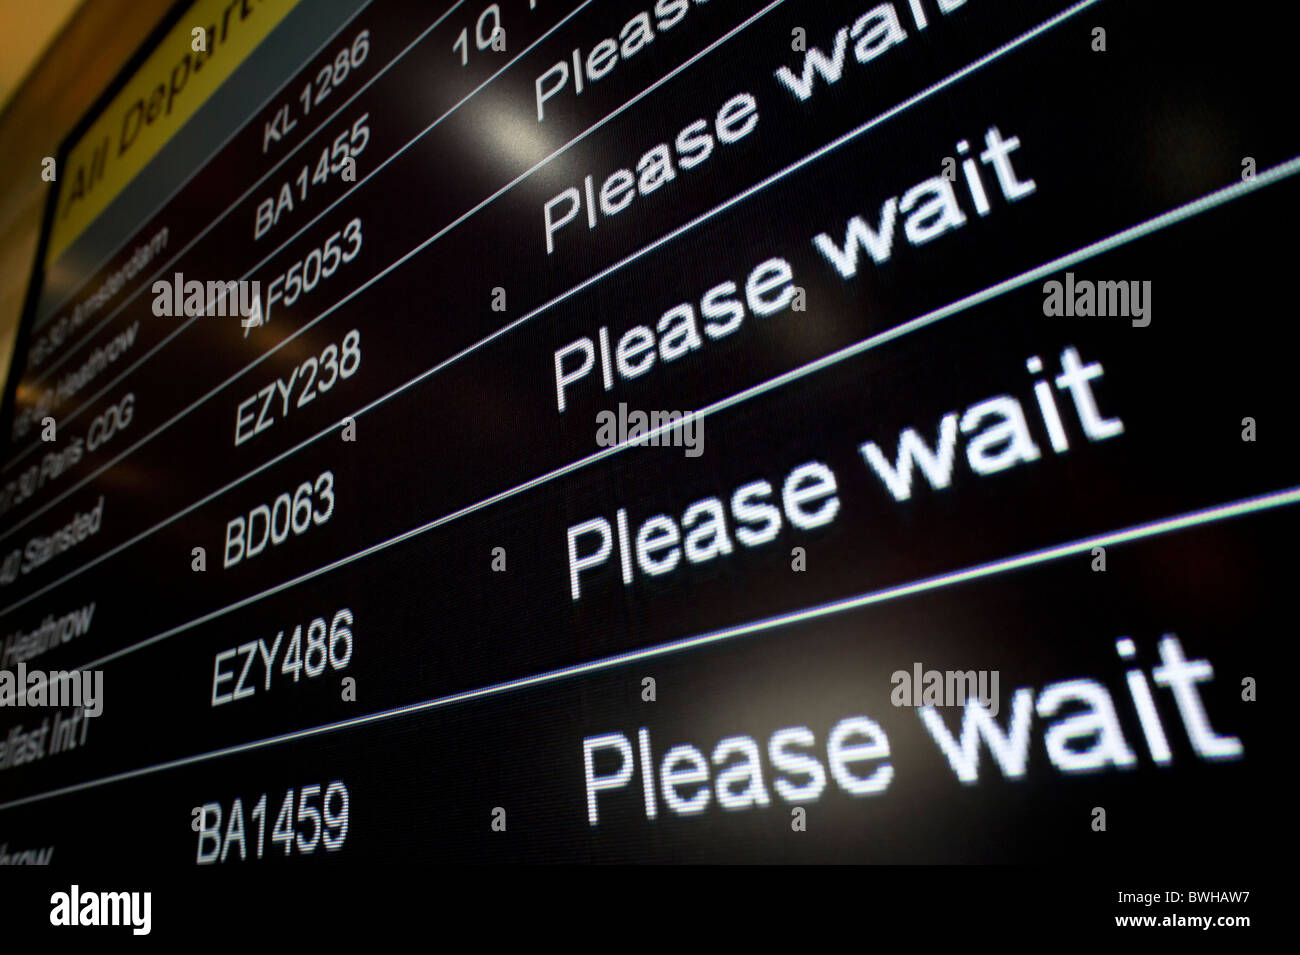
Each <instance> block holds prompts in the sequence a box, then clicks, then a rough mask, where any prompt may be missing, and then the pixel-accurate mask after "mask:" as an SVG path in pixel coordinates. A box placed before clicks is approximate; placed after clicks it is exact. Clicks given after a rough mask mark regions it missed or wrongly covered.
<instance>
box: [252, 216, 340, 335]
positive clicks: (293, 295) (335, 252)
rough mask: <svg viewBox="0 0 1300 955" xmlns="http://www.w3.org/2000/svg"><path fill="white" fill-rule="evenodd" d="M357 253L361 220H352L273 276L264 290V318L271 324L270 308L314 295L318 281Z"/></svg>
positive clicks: (329, 274)
mask: <svg viewBox="0 0 1300 955" xmlns="http://www.w3.org/2000/svg"><path fill="white" fill-rule="evenodd" d="M360 251H361V220H360V219H353V220H352V221H351V222H349V223H348V224H347V225H346V226H344V227H343V229H342V230H341V231H339V232H335V233H334V234H333V235H331V236H330V237H329V238H328V239H326V240H325V244H324V245H323V246H321V247H320V248H319V249H312V250H311V251H310V252H308V253H307V255H306V256H304V257H303V258H302V259H301V260H300V261H298V262H295V263H294V264H293V265H291V266H289V269H288V271H286V272H285V273H284V274H283V275H277V276H276V277H275V278H273V279H272V280H271V283H270V285H269V286H267V289H266V315H265V316H264V320H265V321H267V322H269V321H270V320H271V307H272V306H273V305H275V303H276V302H284V304H285V305H286V306H288V305H292V304H293V303H294V302H296V301H298V299H299V298H300V297H302V296H303V295H307V294H308V293H310V292H313V291H315V289H316V287H317V286H318V285H320V283H321V281H322V280H324V279H327V278H329V277H330V276H331V275H333V274H334V273H335V272H337V271H338V268H339V265H340V264H347V263H348V262H351V261H352V260H353V259H355V258H356V257H357V254H358V253H359V252H360Z"/></svg>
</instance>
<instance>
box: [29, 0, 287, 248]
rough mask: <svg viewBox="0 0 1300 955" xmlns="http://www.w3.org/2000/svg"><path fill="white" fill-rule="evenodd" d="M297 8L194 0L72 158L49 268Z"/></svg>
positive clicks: (269, 2)
mask: <svg viewBox="0 0 1300 955" xmlns="http://www.w3.org/2000/svg"><path fill="white" fill-rule="evenodd" d="M298 3H299V0H197V2H196V3H195V4H194V5H193V6H191V7H190V8H189V9H188V10H187V11H185V14H184V15H183V16H182V17H181V18H180V20H178V21H177V22H176V25H175V26H173V27H172V28H171V30H169V31H168V33H167V35H166V36H165V37H164V38H163V41H162V42H161V43H160V44H159V45H158V47H157V48H156V49H155V50H154V51H153V53H151V54H150V55H149V58H148V59H147V60H145V62H144V65H143V66H141V67H140V69H139V70H137V71H136V72H135V74H134V75H133V76H132V77H131V79H130V81H129V82H128V83H127V84H126V86H124V87H123V88H122V91H121V92H120V93H118V94H117V96H115V97H114V98H113V101H112V102H111V103H109V104H108V107H107V108H106V109H105V110H104V111H103V112H102V113H101V114H100V116H99V119H97V120H95V122H94V124H93V125H92V126H91V127H90V129H89V130H87V131H86V134H85V135H84V136H82V137H81V139H80V140H78V142H77V144H76V145H75V146H74V147H73V148H72V150H71V152H70V153H69V154H68V157H67V160H66V161H65V163H64V168H63V170H61V171H60V177H59V178H60V180H61V181H62V183H63V189H62V193H61V194H60V196H59V207H58V209H56V210H55V213H54V226H53V228H52V230H51V232H50V245H49V249H48V251H47V253H46V256H45V264H46V266H47V267H48V266H49V265H50V264H51V263H52V262H54V261H56V260H57V259H58V257H59V256H60V255H62V254H63V252H64V251H65V250H66V249H67V248H68V246H69V245H71V244H72V243H73V241H74V240H75V239H76V238H77V236H79V235H81V233H82V232H83V231H84V230H85V229H86V227H87V226H88V225H90V223H91V222H93V221H94V220H95V217H96V216H98V215H99V214H100V213H101V212H103V211H104V209H105V208H107V206H108V204H109V203H110V202H112V201H113V199H114V198H116V197H117V195H118V194H119V193H120V192H121V191H122V190H123V189H124V188H126V186H127V184H128V183H130V182H131V180H132V179H134V178H135V177H136V176H137V175H138V174H139V173H140V171H141V170H142V169H143V168H144V167H145V165H146V164H148V162H149V160H151V159H153V157H154V156H155V155H156V154H157V153H158V150H160V149H162V147H163V146H164V145H166V143H167V141H168V140H170V139H171V138H172V136H174V135H175V134H176V132H177V131H178V130H180V128H181V127H182V126H184V125H185V123H186V121H187V120H189V119H190V117H191V116H193V115H194V113H195V112H196V111H197V110H198V109H199V107H200V106H202V105H203V104H204V103H205V102H206V101H207V100H208V98H209V97H210V96H211V95H212V94H213V93H214V92H216V90H217V87H219V86H220V85H221V84H222V83H224V82H225V81H226V79H227V78H228V77H229V76H230V74H231V73H233V72H234V71H235V69H236V68H237V67H238V66H239V65H240V64H241V63H242V62H243V61H244V60H245V59H246V58H247V57H248V55H249V54H250V53H252V52H253V50H254V49H255V48H256V47H257V45H258V44H259V43H261V42H262V41H263V40H264V39H266V37H267V35H268V34H269V33H270V32H271V31H272V30H273V29H274V28H275V26H276V24H278V23H279V22H280V21H281V20H283V19H284V17H285V15H286V14H287V13H288V12H289V11H290V10H292V9H293V8H294V7H295V6H297V5H298Z"/></svg>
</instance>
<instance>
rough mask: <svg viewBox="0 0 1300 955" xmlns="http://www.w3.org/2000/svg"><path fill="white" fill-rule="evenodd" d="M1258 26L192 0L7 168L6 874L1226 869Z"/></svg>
mask: <svg viewBox="0 0 1300 955" xmlns="http://www.w3.org/2000/svg"><path fill="white" fill-rule="evenodd" d="M1286 44H1287V32H1286V30H1285V28H1283V27H1280V26H1278V25H1277V24H1273V23H1271V22H1270V15H1268V14H1267V13H1266V12H1264V11H1263V10H1256V9H1255V8H1251V9H1250V10H1249V11H1247V10H1246V9H1245V8H1243V9H1241V10H1235V11H1229V10H1227V9H1220V8H1217V7H1215V6H1213V5H1210V4H1205V5H1201V4H1163V3H1154V2H1120V0H1081V2H1076V3H1069V2H1065V0H1015V2H997V0H893V2H881V3H876V2H874V0H816V2H813V0H768V2H763V0H626V2H624V0H585V2H584V0H497V2H493V3H486V2H482V0H462V2H452V0H444V2H443V3H432V2H410V0H198V2H196V3H192V4H183V5H181V6H179V7H178V8H176V9H175V10H173V11H172V13H171V14H170V15H169V16H168V17H167V18H166V20H165V21H164V22H162V23H160V24H159V25H158V27H157V29H156V30H155V32H154V33H153V34H152V36H151V38H150V40H149V42H148V44H147V45H146V46H145V47H143V48H142V49H141V50H140V51H139V54H138V55H137V56H136V58H135V59H134V60H133V62H132V63H131V64H130V66H129V67H128V68H127V69H126V70H125V71H124V72H123V74H122V75H121V77H120V78H119V80H118V81H117V83H115V84H114V86H113V87H112V88H111V89H108V90H106V91H104V95H103V97H102V98H101V99H100V101H99V102H98V104H97V105H96V106H95V108H94V109H93V110H92V111H91V113H90V114H89V115H87V116H86V117H85V119H84V120H83V121H82V123H81V124H80V125H79V126H78V127H77V129H76V130H75V132H73V134H72V135H71V136H69V138H68V139H67V141H66V142H65V143H64V145H63V147H62V148H61V150H60V151H59V153H58V155H57V156H53V157H51V159H50V161H49V171H50V183H49V201H48V205H47V209H46V213H45V223H44V228H43V232H42V240H41V246H40V250H39V253H38V261H37V264H36V267H35V270H34V274H33V277H32V283H31V287H30V291H29V296H28V300H27V303H26V310H25V313H24V323H23V328H22V331H21V335H20V340H19V346H18V352H17V354H16V356H15V361H14V365H13V370H12V373H11V382H10V386H9V390H8V394H7V395H6V404H5V417H4V421H3V423H2V427H3V429H4V433H5V436H6V439H7V442H8V446H7V451H6V452H5V455H4V459H3V466H2V470H0V704H2V705H0V863H18V864H23V863H48V864H49V865H51V866H54V867H56V868H58V867H62V869H63V871H64V872H71V873H75V872H76V871H77V867H78V866H81V865H90V864H93V863H95V862H96V861H97V860H101V861H102V860H104V859H128V858H129V859H131V860H132V861H133V862H136V863H139V864H141V865H145V866H149V867H150V868H151V871H154V872H157V873H159V877H160V878H163V877H165V874H166V873H168V872H178V873H179V872H182V871H189V870H195V869H200V868H205V867H206V868H208V869H214V870H224V874H225V875H226V876H227V877H228V878H231V879H234V878H236V877H238V876H239V875H240V873H248V872H249V871H250V870H255V871H264V870H270V871H275V872H280V873H284V872H286V871H289V870H291V869H292V868H293V867H310V866H315V865H320V864H328V865H332V866H349V865H360V864H369V863H399V862H400V863H409V862H469V863H485V862H486V863H498V862H500V863H518V862H521V863H536V862H543V863H588V862H621V863H665V862H672V863H697V862H703V863H760V862H761V863H771V862H794V863H907V864H911V863H1014V864H1032V865H1044V866H1073V865H1088V866H1100V867H1111V868H1112V869H1114V870H1116V871H1119V870H1122V869H1123V867H1124V866H1125V865H1129V864H1136V863H1138V862H1142V861H1151V860H1162V861H1174V862H1177V861H1179V860H1186V861H1192V860H1194V861H1196V862H1198V863H1207V862H1208V863H1214V862H1216V861H1224V862H1227V861H1229V860H1234V861H1236V862H1242V861H1249V860H1250V859H1251V858H1254V856H1253V855H1252V853H1258V852H1262V851H1263V849H1262V848H1261V847H1262V846H1263V845H1265V844H1266V843H1267V841H1268V840H1269V839H1270V838H1272V835H1271V833H1272V832H1273V828H1274V822H1273V820H1272V819H1271V817H1270V815H1269V814H1268V813H1267V812H1264V811H1262V810H1261V809H1260V808H1259V806H1260V799H1261V798H1263V796H1264V794H1266V793H1267V792H1268V791H1269V787H1268V784H1267V779H1268V778H1269V773H1270V772H1271V770H1272V767H1273V766H1274V765H1275V764H1276V763H1277V762H1278V755H1279V754H1278V753H1277V751H1276V750H1274V749H1273V747H1272V744H1271V741H1270V735H1271V733H1272V731H1271V730H1270V726H1271V722H1272V721H1271V718H1270V717H1269V716H1268V715H1267V714H1268V713H1269V709H1268V707H1269V706H1270V704H1269V703H1268V702H1267V698H1268V697H1269V696H1270V695H1271V696H1272V697H1273V699H1278V698H1280V694H1282V692H1283V689H1284V688H1283V687H1280V686H1279V685H1278V682H1277V680H1276V679H1275V680H1273V681H1271V686H1270V681H1269V679H1268V677H1269V676H1270V675H1277V674H1278V673H1279V672H1285V669H1284V665H1283V664H1282V663H1281V662H1280V657H1279V655H1280V654H1282V653H1283V652H1284V651H1285V648H1286V646H1287V645H1288V644H1289V642H1290V640H1291V634H1292V632H1293V631H1294V625H1293V624H1292V623H1290V621H1291V619H1292V618H1291V617H1290V613H1291V612H1292V610H1293V605H1292V604H1291V602H1290V596H1289V595H1290V594H1291V593H1293V591H1294V587H1295V570H1296V564H1295V559H1294V554H1295V543H1294V541H1295V535H1296V533H1297V532H1298V531H1300V522H1298V521H1297V514H1298V513H1300V510H1298V509H1297V507H1296V505H1297V504H1300V467H1298V466H1297V464H1298V461H1300V456H1298V455H1297V453H1296V451H1295V439H1296V429H1295V420H1296V419H1295V410H1296V403H1295V399H1294V395H1293V392H1292V389H1291V383H1292V382H1293V380H1294V375H1295V370H1294V369H1295V357H1294V356H1295V345H1296V336H1295V332H1294V323H1295V306H1294V301H1293V300H1292V297H1291V296H1290V294H1289V293H1287V292H1286V291H1285V289H1286V287H1287V283H1288V282H1289V278H1288V276H1290V275H1292V274H1293V270H1294V268H1295V249H1296V243H1295V233H1294V231H1293V230H1294V224H1295V222H1296V219H1297V211H1298V210H1300V179H1297V177H1296V173H1297V172H1298V171H1300V128H1298V127H1297V125H1296V122H1295V106H1294V96H1293V93H1294V89H1295V86H1294V79H1293V74H1292V73H1291V70H1290V69H1289V67H1288V64H1289V62H1290V61H1291V60H1292V59H1293V54H1292V53H1290V52H1289V51H1288V49H1287V48H1286ZM1234 887H1236V886H1218V885H1204V886H1202V885H1199V884H1198V885H1193V886H1191V888H1192V889H1199V888H1214V889H1219V888H1234ZM1117 888H1120V889H1123V888H1124V886H1122V885H1118V886H1117ZM1172 888H1186V887H1181V886H1172ZM1121 896H1122V893H1121ZM1195 901H1196V900H1195V899H1193V900H1192V902H1195ZM1219 901H1223V900H1219ZM1189 904H1190V903H1189ZM1194 909H1195V906H1192V909H1191V910H1194ZM1114 910H1115V914H1122V913H1124V912H1127V911H1130V910H1131V911H1136V912H1139V913H1140V912H1142V911H1145V910H1144V909H1143V908H1142V907H1141V906H1137V907H1136V908H1134V906H1132V905H1127V906H1126V905H1125V904H1123V902H1122V900H1121V901H1116V903H1115V905H1114ZM1191 910H1189V911H1191Z"/></svg>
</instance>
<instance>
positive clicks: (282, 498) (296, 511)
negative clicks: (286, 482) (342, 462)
mask: <svg viewBox="0 0 1300 955" xmlns="http://www.w3.org/2000/svg"><path fill="white" fill-rule="evenodd" d="M333 516H334V472H333V471H322V472H321V474H320V476H319V477H318V478H316V481H315V483H314V484H313V483H312V482H311V481H303V482H302V483H301V484H299V485H298V487H297V489H296V490H295V491H294V492H293V496H292V497H290V496H289V494H288V492H285V493H284V494H281V495H279V496H278V497H277V498H276V499H275V502H274V503H273V504H271V505H269V506H268V505H266V504H259V505H257V506H256V507H255V508H253V509H252V510H251V511H249V512H248V519H247V520H245V519H244V516H243V515H242V514H241V515H239V516H237V517H232V518H231V519H230V521H229V522H228V523H227V524H226V550H225V555H224V556H223V558H222V561H223V563H222V566H223V567H224V568H225V569H227V570H229V569H230V568H231V567H234V566H235V565H236V564H238V563H239V562H240V561H242V560H243V559H244V558H245V557H247V558H249V559H250V560H251V559H252V558H254V557H256V556H257V555H258V554H260V553H262V551H264V550H266V545H267V542H268V541H269V542H270V543H271V544H272V545H273V546H279V545H280V544H283V543H284V542H285V541H286V540H288V539H289V534H290V532H291V531H292V532H293V535H294V536H295V537H298V536H301V535H303V534H305V533H307V531H309V530H310V529H311V528H312V527H314V526H318V525H320V524H324V523H325V522H326V521H328V520H329V519H330V518H331V517H333ZM259 519H260V521H261V525H260V527H259V524H258V521H259Z"/></svg>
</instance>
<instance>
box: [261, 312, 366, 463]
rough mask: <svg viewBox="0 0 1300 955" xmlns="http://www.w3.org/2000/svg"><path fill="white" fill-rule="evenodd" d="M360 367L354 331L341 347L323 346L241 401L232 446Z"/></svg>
mask: <svg viewBox="0 0 1300 955" xmlns="http://www.w3.org/2000/svg"><path fill="white" fill-rule="evenodd" d="M360 367H361V332H359V331H357V330H356V329H355V328H354V329H352V331H350V332H348V333H347V334H346V335H344V336H343V341H342V343H341V344H339V345H335V344H333V343H330V344H329V345H326V346H325V350H324V351H322V352H321V353H320V356H319V357H317V356H315V355H312V356H310V357H309V358H307V360H306V361H304V362H303V363H302V364H301V365H298V366H296V367H294V368H293V370H292V371H290V372H289V377H288V378H285V379H283V380H282V379H279V378H277V379H276V380H275V381H272V382H271V383H269V384H267V385H265V386H264V387H262V388H261V389H260V390H259V391H258V392H257V393H256V394H254V395H250V396H249V397H247V398H245V399H244V400H243V401H241V402H240V403H239V407H238V408H236V409H235V447H239V445H241V444H243V443H244V442H245V441H247V440H248V439H249V438H252V437H253V436H254V435H258V434H261V433H262V432H263V431H265V430H266V429H267V428H270V427H271V426H272V425H273V424H275V422H276V421H277V420H278V419H279V418H287V417H289V414H290V413H291V412H292V411H293V410H294V409H295V408H301V407H303V406H304V405H308V404H311V402H313V401H315V400H316V398H317V396H318V395H323V394H325V393H326V392H327V391H329V390H330V389H331V388H333V387H334V385H335V384H337V383H338V382H339V380H340V379H344V380H345V379H348V378H351V377H352V376H353V375H355V374H356V373H357V369H358V368H360ZM295 396H296V399H297V400H295ZM259 402H260V403H261V404H260V408H259Z"/></svg>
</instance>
